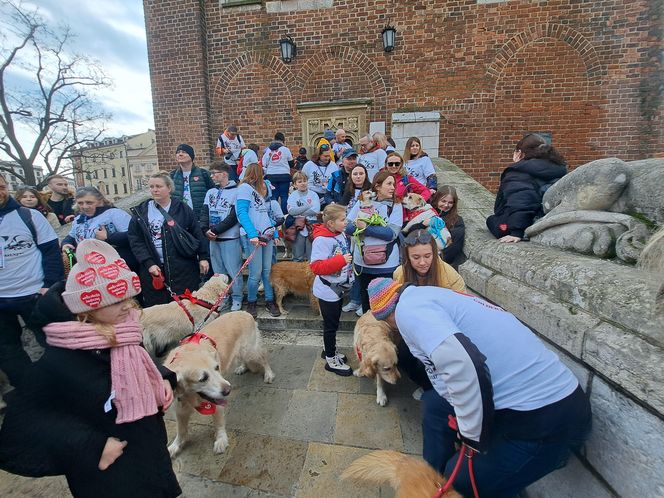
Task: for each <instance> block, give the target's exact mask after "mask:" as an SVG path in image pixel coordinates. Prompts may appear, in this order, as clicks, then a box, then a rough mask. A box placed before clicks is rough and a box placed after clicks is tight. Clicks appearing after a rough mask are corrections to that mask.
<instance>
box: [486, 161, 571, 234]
mask: <svg viewBox="0 0 664 498" xmlns="http://www.w3.org/2000/svg"><path fill="white" fill-rule="evenodd" d="M566 173H567V167H566V166H564V165H560V164H557V163H554V162H552V161H549V160H547V159H524V160H522V161H519V162H517V163H514V164H512V165H510V166H508V167H507V168H505V171H503V173H502V175H500V187H499V189H498V194H497V195H496V202H495V205H494V214H493V215H492V216H489V218H487V220H486V223H487V226H488V227H489V230H491V233H493V234H494V236H495V237H497V238H500V237H503V236H504V235H513V236H515V237H520V238H523V233H524V231H525V229H526V228H528V227H529V226H530V225H532V224H533V222H534V220H535V218H536V217H538V216H542V215H543V214H544V212H543V210H542V195H543V192H542V191H541V188H542V186H544V185H549V184H552V183H553V182H555V181H557V180H559V179H560V178H562V177H563V176H565V174H566Z"/></svg>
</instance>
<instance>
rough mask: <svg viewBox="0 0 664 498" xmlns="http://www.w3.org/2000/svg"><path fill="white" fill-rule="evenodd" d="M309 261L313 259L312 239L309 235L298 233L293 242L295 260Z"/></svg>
mask: <svg viewBox="0 0 664 498" xmlns="http://www.w3.org/2000/svg"><path fill="white" fill-rule="evenodd" d="M305 259H306V260H307V261H309V260H310V259H311V241H310V240H309V236H305V235H302V234H301V233H298V234H297V237H295V241H294V242H293V261H304V260H305Z"/></svg>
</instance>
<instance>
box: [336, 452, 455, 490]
mask: <svg viewBox="0 0 664 498" xmlns="http://www.w3.org/2000/svg"><path fill="white" fill-rule="evenodd" d="M341 478H342V479H348V480H352V481H356V482H366V483H371V484H376V485H380V484H389V485H390V486H392V488H394V490H395V491H396V498H431V497H432V496H435V495H436V493H438V490H439V489H440V487H441V486H443V485H444V484H445V482H446V479H445V478H444V477H443V476H442V475H440V474H439V473H438V472H436V471H435V470H434V469H433V468H431V467H430V466H429V464H428V463H426V462H425V461H424V460H421V459H419V458H415V457H411V456H407V455H404V454H402V453H399V452H396V451H388V450H379V451H373V452H371V453H369V454H368V455H364V456H363V457H360V458H358V459H357V460H355V461H354V462H353V463H351V464H350V466H348V468H346V470H344V472H343V474H341ZM443 497H445V498H462V497H461V495H460V494H459V493H457V492H456V491H454V489H450V490H448V491H447V492H446V493H445V494H444V495H443Z"/></svg>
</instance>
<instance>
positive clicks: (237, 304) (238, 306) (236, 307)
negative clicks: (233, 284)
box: [231, 301, 242, 311]
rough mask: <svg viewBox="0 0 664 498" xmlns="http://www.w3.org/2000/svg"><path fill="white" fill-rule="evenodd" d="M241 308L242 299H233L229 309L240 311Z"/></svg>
mask: <svg viewBox="0 0 664 498" xmlns="http://www.w3.org/2000/svg"><path fill="white" fill-rule="evenodd" d="M241 309H242V301H233V304H232V305H231V311H240V310H241Z"/></svg>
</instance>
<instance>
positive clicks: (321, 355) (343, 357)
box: [320, 349, 348, 363]
mask: <svg viewBox="0 0 664 498" xmlns="http://www.w3.org/2000/svg"><path fill="white" fill-rule="evenodd" d="M335 356H338V357H339V358H340V359H341V361H343V362H344V363H348V358H346V355H345V354H343V353H337V354H336V355H335ZM320 357H321V359H323V360H324V359H325V358H326V356H325V350H324V349H323V350H322V351H321V352H320Z"/></svg>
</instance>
